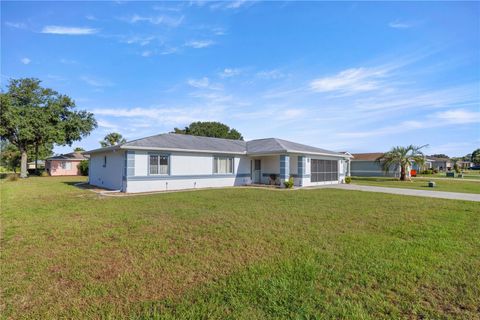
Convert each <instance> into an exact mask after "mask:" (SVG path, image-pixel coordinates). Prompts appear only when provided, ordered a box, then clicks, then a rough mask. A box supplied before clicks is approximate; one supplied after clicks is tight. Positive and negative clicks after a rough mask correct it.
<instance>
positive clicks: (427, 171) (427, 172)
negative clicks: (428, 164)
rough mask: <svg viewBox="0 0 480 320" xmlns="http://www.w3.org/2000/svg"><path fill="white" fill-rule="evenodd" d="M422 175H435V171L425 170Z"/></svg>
mask: <svg viewBox="0 0 480 320" xmlns="http://www.w3.org/2000/svg"><path fill="white" fill-rule="evenodd" d="M422 174H433V170H432V169H427V170H423V171H422Z"/></svg>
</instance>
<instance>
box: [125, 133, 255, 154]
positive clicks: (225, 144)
mask: <svg viewBox="0 0 480 320" xmlns="http://www.w3.org/2000/svg"><path fill="white" fill-rule="evenodd" d="M128 147H145V148H165V149H182V150H198V151H215V152H234V153H243V152H245V148H246V142H245V141H240V140H230V139H220V138H209V137H198V136H191V135H185V134H175V133H168V134H159V135H156V136H151V137H147V138H143V139H138V140H133V141H130V142H126V143H124V144H122V148H127V149H128Z"/></svg>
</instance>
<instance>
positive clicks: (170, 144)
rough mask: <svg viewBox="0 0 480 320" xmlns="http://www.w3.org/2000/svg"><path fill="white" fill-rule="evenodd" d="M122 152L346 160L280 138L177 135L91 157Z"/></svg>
mask: <svg viewBox="0 0 480 320" xmlns="http://www.w3.org/2000/svg"><path fill="white" fill-rule="evenodd" d="M118 148H121V149H147V150H148V149H159V150H162V149H163V150H185V151H205V152H218V153H237V154H258V155H260V154H274V153H287V152H291V153H306V154H324V155H333V156H342V157H345V154H342V153H338V152H334V151H329V150H325V149H321V148H316V147H312V146H308V145H304V144H300V143H296V142H291V141H287V140H282V139H276V138H268V139H258V140H252V141H248V142H245V141H240V140H230V139H220V138H209V137H199V136H191V135H184V134H175V133H166V134H159V135H155V136H151V137H146V138H142V139H137V140H132V141H129V142H126V143H123V144H120V145H116V146H113V147H107V148H101V149H96V150H92V151H90V152H88V153H94V152H101V151H108V150H112V149H118Z"/></svg>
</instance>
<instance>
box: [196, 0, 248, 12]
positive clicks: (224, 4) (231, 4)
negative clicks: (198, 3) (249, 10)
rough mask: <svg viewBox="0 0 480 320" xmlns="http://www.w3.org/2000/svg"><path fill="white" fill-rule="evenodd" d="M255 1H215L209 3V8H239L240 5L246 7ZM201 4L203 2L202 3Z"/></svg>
mask: <svg viewBox="0 0 480 320" xmlns="http://www.w3.org/2000/svg"><path fill="white" fill-rule="evenodd" d="M254 3H255V1H253V0H235V1H216V2H213V3H212V4H211V5H210V9H212V10H216V9H223V10H228V9H239V8H241V7H247V6H250V5H253V4H254ZM202 5H203V4H202Z"/></svg>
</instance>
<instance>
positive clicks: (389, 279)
mask: <svg viewBox="0 0 480 320" xmlns="http://www.w3.org/2000/svg"><path fill="white" fill-rule="evenodd" d="M79 179H80V178H29V179H28V180H25V181H15V182H9V181H5V180H4V181H2V182H0V187H1V197H2V198H1V204H2V206H1V210H2V221H1V222H2V223H1V235H2V239H1V257H0V259H1V260H0V262H1V277H0V288H1V290H2V297H1V299H0V306H1V310H0V314H1V315H2V317H3V318H11V319H20V318H36V319H54V318H72V319H77V318H111V319H118V318H129V319H150V318H157V319H170V318H178V319H339V318H343V319H382V318H384V319H392V318H404V319H420V318H421V319H447V318H452V319H453V318H456V319H479V318H480V317H479V308H480V272H479V270H480V206H479V205H478V203H474V202H463V201H453V200H443V199H429V198H420V197H403V196H398V195H389V194H380V193H367V192H355V191H346V190H336V189H310V190H298V191H276V190H262V189H250V188H226V189H221V190H219V189H217V190H204V191H194V192H178V193H168V194H156V195H143V196H133V197H116V198H113V197H99V196H98V195H96V194H94V193H92V192H90V191H86V190H79V189H77V188H76V187H75V186H73V183H74V182H76V181H79Z"/></svg>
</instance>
